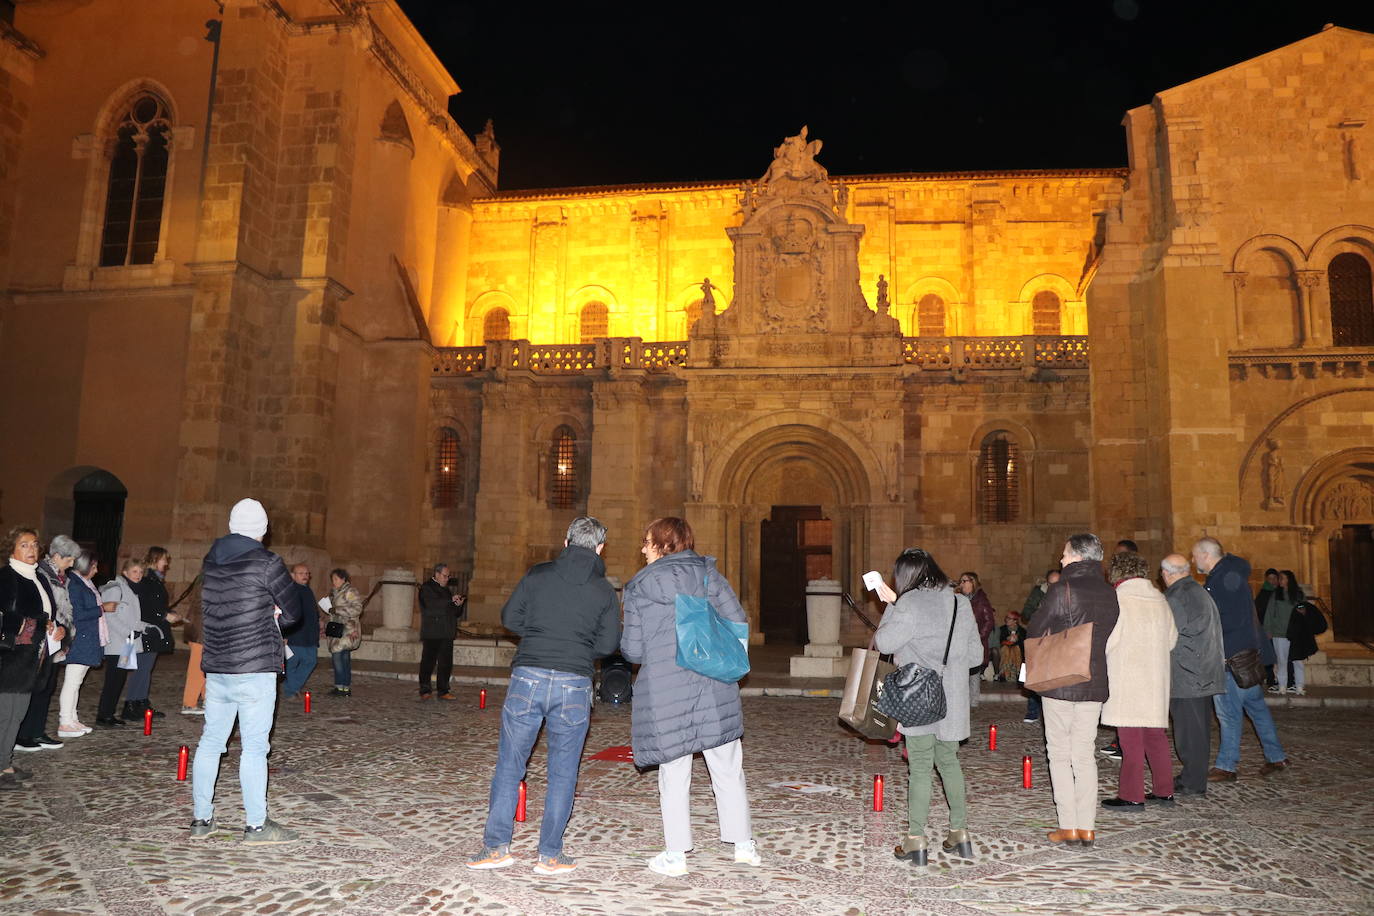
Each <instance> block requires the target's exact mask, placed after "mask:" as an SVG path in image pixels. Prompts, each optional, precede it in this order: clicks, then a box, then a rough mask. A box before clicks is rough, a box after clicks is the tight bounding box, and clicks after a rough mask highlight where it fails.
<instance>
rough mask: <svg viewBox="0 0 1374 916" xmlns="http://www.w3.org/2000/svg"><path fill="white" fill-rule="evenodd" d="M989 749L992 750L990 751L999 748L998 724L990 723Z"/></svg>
mask: <svg viewBox="0 0 1374 916" xmlns="http://www.w3.org/2000/svg"><path fill="white" fill-rule="evenodd" d="M988 750H990V751H995V750H997V726H996V725H989V726H988Z"/></svg>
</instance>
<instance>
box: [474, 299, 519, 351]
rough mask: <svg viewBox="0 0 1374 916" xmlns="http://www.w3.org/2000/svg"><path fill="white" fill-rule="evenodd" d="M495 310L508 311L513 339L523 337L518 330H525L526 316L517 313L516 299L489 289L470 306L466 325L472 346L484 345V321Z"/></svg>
mask: <svg viewBox="0 0 1374 916" xmlns="http://www.w3.org/2000/svg"><path fill="white" fill-rule="evenodd" d="M493 309H505V310H506V315H507V316H508V317H509V318H510V325H511V327H510V336H511V337H512V338H513V339H518V338H520V337H521V336H523V335H521V334H519V333H517V332H516V329H517V328H521V329H523V327H524V323H525V320H526V316H525V315H523V314H520V313H519V312H517V311H516V307H515V298H514V297H513V296H511V294H510V293H508V292H506V291H505V290H500V289H489V290H487V291H486V292H483V293H479V294H478V295H477V297H476V298H475V299H473V300H472V304H471V305H469V306H468V314H467V319H466V321H465V324H466V325H467V339H468V342H469V343H470V344H471V345H472V346H481V345H482V321H483V319H485V318H486V317H487V313H488V312H490V311H491V310H493Z"/></svg>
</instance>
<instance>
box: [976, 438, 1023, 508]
mask: <svg viewBox="0 0 1374 916" xmlns="http://www.w3.org/2000/svg"><path fill="white" fill-rule="evenodd" d="M1020 478H1021V455H1020V449H1018V448H1017V447H1016V443H1015V442H1014V441H1013V440H1012V438H1011V436H1010V434H1008V433H1007V432H1006V430H1000V429H999V430H997V431H995V432H991V433H988V435H987V438H985V439H984V440H983V444H982V446H981V447H980V448H979V450H978V508H979V517H980V521H984V522H1014V521H1016V518H1017V516H1018V515H1019V514H1020V509H1021V505H1020V502H1021V499H1020Z"/></svg>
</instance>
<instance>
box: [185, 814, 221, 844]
mask: <svg viewBox="0 0 1374 916" xmlns="http://www.w3.org/2000/svg"><path fill="white" fill-rule="evenodd" d="M217 829H218V828H216V827H215V819H214V818H213V817H212V818H210V819H209V820H208V821H202V820H194V821H191V839H193V840H208V839H209V838H210V835H211V834H212V833H214V832H215V831H216V830H217Z"/></svg>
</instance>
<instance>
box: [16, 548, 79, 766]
mask: <svg viewBox="0 0 1374 916" xmlns="http://www.w3.org/2000/svg"><path fill="white" fill-rule="evenodd" d="M79 553H81V548H80V547H78V546H77V543H76V541H73V540H72V539H71V538H69V537H67V536H66V535H65V534H59V535H57V536H56V537H55V538H53V539H52V543H50V544H49V545H48V555H47V556H46V557H44V558H43V562H41V563H39V564H38V575H39V576H41V577H42V578H43V580H44V581H45V582H47V583H48V591H49V593H50V594H51V595H52V597H53V620H55V621H56V622H57V624H58V626H60V627H62V628H63V629H64V630H65V631H66V633H67V636H68V639H67V640H64V641H63V643H62V645H61V646H60V647H59V648H58V649H57V650H55V651H54V652H53V653H52V656H51V658H50V659H49V660H47V661H45V662H44V663H43V666H42V667H41V668H40V669H39V671H38V680H37V682H35V683H34V685H33V696H32V697H30V699H29V709H28V712H27V713H26V714H25V716H24V721H23V722H22V723H20V725H19V736H18V738H17V739H16V740H15V744H14V747H15V750H19V751H41V750H44V749H45V748H46V749H56V748H59V747H61V746H62V742H61V740H59V739H60V738H61V735H59V736H58V737H57V738H54V737H52V736H51V735H49V734H48V711H49V710H50V709H52V695H53V692H54V691H55V690H56V688H57V667H58V663H60V662H61V661H63V660H64V659H65V658H66V655H67V646H68V644H69V642H70V637H71V632H72V603H71V599H70V598H68V597H67V579H68V576H67V570H68V569H70V568H71V565H72V563H73V562H75V561H76V557H77V554H79Z"/></svg>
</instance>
